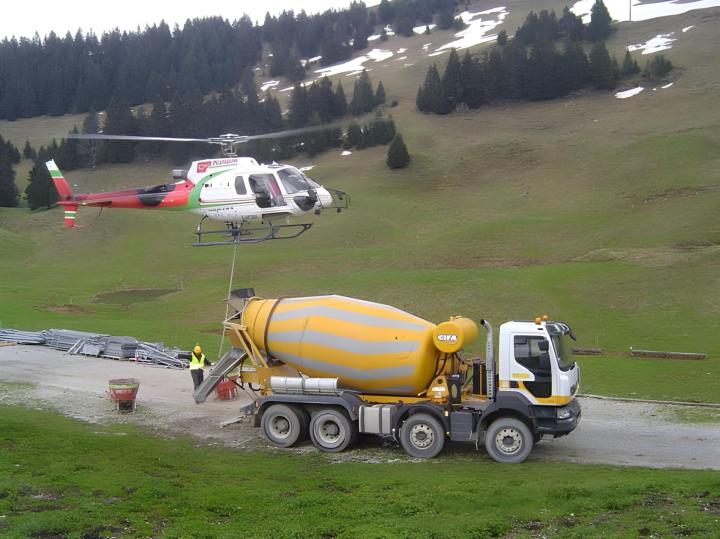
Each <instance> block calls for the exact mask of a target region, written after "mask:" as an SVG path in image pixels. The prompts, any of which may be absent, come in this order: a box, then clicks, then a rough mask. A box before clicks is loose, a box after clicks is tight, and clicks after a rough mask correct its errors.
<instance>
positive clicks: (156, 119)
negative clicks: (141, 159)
mask: <svg viewBox="0 0 720 539" xmlns="http://www.w3.org/2000/svg"><path fill="white" fill-rule="evenodd" d="M143 133H145V135H147V136H149V137H169V136H170V116H169V115H168V111H167V106H166V105H165V100H164V99H163V98H162V96H161V95H160V94H158V95H156V96H155V100H154V101H153V103H152V111H150V114H149V116H148V117H147V119H146V120H145V122H144V124H143ZM165 150H166V143H164V142H151V143H149V144H148V145H147V146H146V151H147V152H148V153H150V154H152V155H156V156H157V155H161V154H162V153H164V152H165Z"/></svg>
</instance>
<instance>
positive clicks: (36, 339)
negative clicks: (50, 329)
mask: <svg viewBox="0 0 720 539" xmlns="http://www.w3.org/2000/svg"><path fill="white" fill-rule="evenodd" d="M44 333H45V332H44V331H20V330H19V329H0V342H14V343H16V344H45V335H44Z"/></svg>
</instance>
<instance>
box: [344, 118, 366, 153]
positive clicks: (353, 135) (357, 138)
mask: <svg viewBox="0 0 720 539" xmlns="http://www.w3.org/2000/svg"><path fill="white" fill-rule="evenodd" d="M362 136H363V135H362V128H361V127H360V126H359V125H358V124H357V123H355V122H353V123H351V124H350V125H349V126H348V130H347V134H346V135H345V138H346V140H347V144H348V147H349V148H356V147H358V146H359V145H360V144H361V143H362Z"/></svg>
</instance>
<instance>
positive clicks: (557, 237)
mask: <svg viewBox="0 0 720 539" xmlns="http://www.w3.org/2000/svg"><path fill="white" fill-rule="evenodd" d="M520 4H521V3H518V6H517V7H516V6H515V4H513V5H512V6H511V14H510V16H509V17H508V22H507V28H508V29H509V30H510V31H512V30H514V28H515V27H516V26H517V24H519V22H520V19H522V18H524V16H525V14H526V13H527V11H528V10H529V9H530V8H527V7H525V5H520ZM541 7H542V6H540V5H536V4H535V3H534V4H533V9H540V8H541ZM555 7H556V9H557V11H558V12H559V11H560V9H561V7H562V4H559V5H556V6H555ZM718 22H720V10H717V9H716V10H706V11H703V12H691V13H688V14H686V15H683V16H678V17H673V18H666V19H658V20H653V21H647V22H643V23H633V24H631V25H630V24H623V25H621V26H620V28H619V30H618V32H616V33H615V34H614V35H613V37H612V40H611V42H610V43H609V45H610V48H611V49H612V50H614V51H617V52H618V55H619V52H620V51H621V50H622V49H623V47H624V46H625V44H627V43H636V42H639V41H644V40H647V39H649V38H651V37H653V36H654V35H656V34H657V33H659V32H660V31H670V30H674V31H676V32H677V33H678V34H679V35H678V36H677V37H678V40H677V42H675V44H674V45H673V48H672V50H670V51H666V52H665V54H666V55H667V56H668V57H669V58H671V60H672V61H673V62H674V63H675V64H676V65H678V66H680V68H679V69H678V70H677V71H676V75H677V80H676V81H675V83H674V85H673V86H672V87H671V88H668V89H663V90H660V89H658V90H656V91H652V89H651V88H648V89H647V90H646V91H645V92H643V93H641V94H640V95H638V96H635V97H633V98H630V99H626V100H620V99H616V98H615V97H614V96H613V94H612V93H595V92H588V93H584V94H582V95H577V96H572V97H568V98H565V99H561V100H557V101H552V102H544V103H508V104H497V105H494V106H490V107H485V108H483V109H481V110H478V111H473V112H467V113H456V114H452V115H450V116H446V117H441V116H430V115H424V114H419V113H417V112H416V111H415V110H414V98H415V92H416V90H417V87H418V85H419V84H421V81H422V78H423V77H424V73H425V68H426V66H427V65H428V63H429V62H430V61H431V60H435V61H437V60H438V59H439V60H440V61H441V63H443V64H444V60H443V58H444V56H440V57H437V58H435V59H428V58H427V57H419V56H417V57H416V58H415V60H416V63H415V65H414V66H412V67H409V68H407V69H405V70H400V69H397V68H395V67H394V66H393V65H390V64H389V65H388V66H387V67H382V65H379V66H375V67H374V70H373V72H372V73H371V76H372V77H373V80H375V81H377V80H379V79H382V80H383V82H384V84H385V88H386V90H387V92H388V99H389V100H392V99H398V101H399V103H400V104H399V106H398V107H396V108H394V109H392V114H393V116H394V117H395V119H396V121H397V123H398V125H399V128H400V131H401V132H402V133H403V135H404V137H405V140H406V142H407V144H408V147H409V150H410V152H411V155H412V158H413V161H412V163H411V165H410V166H409V167H408V168H405V169H402V170H399V171H390V170H388V169H387V168H386V167H385V165H384V160H385V149H384V148H374V149H370V150H363V151H358V152H355V153H353V154H352V155H350V156H347V157H340V156H339V152H332V153H328V154H325V155H323V156H320V157H318V158H316V159H313V160H309V159H307V158H305V159H300V160H297V161H296V164H299V165H304V164H309V163H310V162H312V163H313V164H315V168H314V169H313V170H312V172H311V174H312V176H313V177H314V178H315V179H317V180H319V181H320V182H322V183H324V184H326V185H329V186H333V187H338V188H341V189H344V190H347V191H348V192H349V193H350V194H351V206H352V207H351V209H350V211H348V212H347V213H344V214H341V215H336V214H328V215H324V216H321V217H320V218H318V219H317V224H316V226H315V227H314V228H313V229H312V230H311V231H310V232H308V233H307V234H306V235H304V236H302V237H300V238H298V239H296V240H293V241H287V242H270V243H267V244H264V245H256V246H245V247H241V248H239V249H238V264H237V272H236V278H235V282H234V285H235V286H252V287H255V289H256V291H257V293H258V294H260V295H263V296H266V297H278V296H286V295H294V294H324V293H339V294H346V295H352V296H358V297H362V298H366V299H371V300H375V301H380V302H385V303H390V304H393V305H396V306H398V307H400V308H403V309H407V310H409V311H411V312H413V313H415V314H417V315H419V316H422V317H425V318H427V319H430V320H433V321H440V320H442V319H445V318H447V317H448V316H450V315H453V314H461V313H462V314H465V315H468V316H471V317H475V318H480V317H485V318H488V319H489V320H490V321H491V322H492V323H494V324H499V323H501V322H503V321H505V320H508V319H513V318H515V319H527V318H528V317H532V316H535V315H538V314H543V313H548V314H549V315H551V316H552V317H555V318H559V319H562V320H566V321H568V322H569V323H571V325H572V326H573V327H574V328H575V330H576V333H577V334H578V336H579V341H580V344H581V345H584V346H596V345H598V344H599V345H600V346H601V347H603V348H604V349H605V350H607V351H608V355H609V356H616V357H618V359H616V360H608V361H606V360H604V359H598V358H593V359H589V360H585V361H584V362H585V363H586V364H587V370H586V373H588V376H587V377H584V380H583V381H584V384H585V389H586V390H588V391H590V390H592V391H593V392H605V393H610V394H633V393H635V394H637V395H638V396H656V397H670V398H685V399H705V400H709V399H713V400H717V399H718V396H717V395H716V394H715V393H716V392H713V391H712V386H711V384H708V383H704V384H703V383H700V384H698V383H697V381H698V378H701V379H702V381H704V380H706V379H711V377H716V376H717V375H718V374H720V340H718V338H717V328H718V322H717V320H718V315H720V300H719V299H718V298H720V273H719V272H718V271H717V267H718V265H719V264H720V225H718V220H717V214H718V208H720V177H719V175H720V157H719V156H720V129H719V127H720V92H719V91H718V90H720V88H719V86H720V83H719V82H718V81H720V67H719V66H718V64H717V61H716V58H717V57H718V54H720V43H718V41H717V39H715V37H716V30H717V25H718ZM689 25H695V28H693V29H692V30H691V31H690V32H688V33H686V34H683V33H680V32H679V30H680V29H681V28H683V27H686V26H689ZM436 35H437V34H433V36H436ZM433 36H430V37H433ZM423 39H425V40H427V39H428V38H427V37H426V36H419V37H415V38H411V39H409V40H403V39H402V38H394V39H392V40H391V41H388V42H387V44H386V45H385V46H386V47H395V46H397V47H407V48H408V53H412V51H413V49H412V47H411V46H408V44H413V43H414V45H413V46H414V47H415V49H419V47H420V46H421V44H422V43H423ZM438 42H441V40H439V38H438ZM646 58H648V57H647V56H643V57H641V64H644V60H645V59H646ZM344 80H345V81H347V80H349V79H344ZM345 84H346V87H348V83H347V82H346V83H345ZM67 120H68V119H59V120H58V121H67ZM31 124H32V121H28V126H29V125H31ZM5 127H6V126H5V125H0V133H2V134H3V136H5V131H4V129H5ZM33 129H35V128H34V127H33ZM27 136H29V135H27V134H18V133H16V134H14V135H13V137H15V138H19V140H24V138H25V137H27ZM169 169H170V166H169V165H168V164H165V163H139V162H138V163H137V164H133V165H128V166H113V167H109V166H103V167H100V168H98V169H96V170H80V171H75V172H73V173H71V174H68V177H69V179H70V181H71V183H73V184H78V185H79V186H80V188H81V189H82V190H93V189H101V188H109V187H117V186H121V185H148V184H153V183H160V182H164V181H167V179H168V178H169ZM95 211H96V210H86V211H81V213H80V223H82V222H85V223H88V222H90V221H92V220H93V219H94V215H95ZM61 221H62V219H61V211H60V210H59V209H55V210H51V211H48V212H35V213H30V212H28V211H27V210H26V209H22V208H20V209H13V210H8V209H0V245H1V246H2V251H3V256H2V257H0V275H2V279H0V323H1V324H2V325H4V326H15V327H22V328H27V329H34V328H38V329H39V328H46V327H70V328H75V329H87V330H93V331H100V332H113V333H120V334H131V335H135V336H138V337H144V338H148V339H152V340H165V341H167V342H169V343H173V344H177V345H180V346H186V347H187V346H190V345H192V344H194V343H195V341H201V342H202V343H203V344H204V345H205V346H206V348H208V349H209V350H211V351H214V350H215V349H217V346H218V345H219V340H220V337H219V335H218V334H217V330H218V328H219V323H220V321H221V319H222V316H223V314H224V310H225V307H224V303H223V299H224V297H225V294H226V291H227V286H228V278H229V270H230V262H231V257H232V249H231V248H204V249H198V248H194V247H191V246H190V244H191V242H192V241H193V235H192V232H193V230H194V226H195V224H196V221H197V220H196V219H195V217H193V216H189V215H184V214H174V213H162V212H152V211H150V212H143V211H107V212H105V213H104V214H103V216H102V217H101V219H99V221H98V222H97V223H96V224H95V225H94V226H91V227H89V228H86V229H77V230H71V231H67V230H63V229H62V228H61ZM126 288H162V289H173V290H175V289H176V290H175V291H173V292H172V293H169V294H166V295H163V296H159V297H157V298H155V299H151V300H149V301H138V302H134V303H131V302H128V301H126V302H125V303H126V304H107V303H97V302H96V300H95V299H94V298H95V296H96V294H99V293H103V292H107V291H114V290H121V289H126ZM631 346H632V347H635V348H657V349H669V350H677V351H699V352H706V353H708V354H709V356H710V359H708V360H706V361H704V362H679V361H674V362H673V361H658V362H653V361H647V360H645V361H640V360H631V359H625V358H621V357H619V356H620V355H621V354H622V353H624V352H626V351H627V350H628V348H629V347H631ZM480 349H481V347H479V346H478V347H476V349H474V350H471V352H479V351H480ZM651 372H652V373H654V374H653V375H652V376H650V375H649V373H651ZM706 373H707V374H706ZM678 380H682V383H676V381H678ZM678 384H679V385H678Z"/></svg>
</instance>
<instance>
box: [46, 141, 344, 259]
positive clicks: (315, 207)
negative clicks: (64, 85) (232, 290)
mask: <svg viewBox="0 0 720 539" xmlns="http://www.w3.org/2000/svg"><path fill="white" fill-rule="evenodd" d="M305 131H307V129H294V130H289V131H282V132H278V133H267V134H262V135H248V136H244V135H237V134H234V133H227V134H225V135H220V136H218V137H213V138H207V139H201V138H171V137H147V136H134V135H133V136H131V135H104V134H83V133H75V134H72V133H71V134H68V135H67V136H68V138H76V139H85V140H88V139H89V140H124V141H162V142H207V143H209V144H216V145H219V146H220V147H221V149H222V154H223V156H222V157H213V158H208V159H200V160H197V161H193V162H192V163H191V164H190V166H189V167H188V168H187V169H175V170H173V171H172V179H173V181H172V182H170V183H165V184H161V185H155V186H150V187H139V188H131V189H123V190H118V191H105V192H100V193H82V194H75V193H74V192H73V190H72V188H71V187H70V184H69V183H68V182H67V180H66V179H65V178H64V177H63V174H62V172H61V171H60V169H59V168H58V167H57V165H56V164H55V161H54V160H51V161H48V162H47V163H46V164H45V165H46V167H47V169H48V171H49V172H50V176H51V178H52V181H53V184H54V185H55V189H56V190H57V192H58V195H59V200H58V204H60V205H61V206H63V207H64V210H65V219H64V224H65V227H67V228H72V227H74V226H75V220H76V215H77V211H78V208H79V207H81V206H90V207H99V208H101V211H102V209H103V208H136V209H168V210H186V211H190V212H192V213H195V214H198V215H201V216H202V217H201V220H200V222H199V223H198V225H197V227H196V229H195V235H196V236H197V239H196V242H195V243H194V245H196V246H209V245H228V244H229V245H237V244H242V243H259V242H262V241H267V240H277V239H291V238H296V237H298V236H299V235H300V234H302V233H304V232H306V231H307V230H308V229H309V228H310V227H312V225H313V223H292V222H290V221H291V220H292V219H293V218H296V217H298V216H304V215H306V214H308V213H309V212H313V213H315V214H316V215H319V214H320V213H321V212H322V210H329V209H334V210H336V211H337V212H338V213H339V212H340V211H342V210H344V209H347V208H348V207H349V199H348V196H347V194H346V193H344V192H343V191H340V190H337V189H331V188H327V187H324V186H322V185H320V184H318V183H317V182H315V181H313V180H312V179H310V178H309V177H308V176H306V175H305V173H304V172H302V171H301V170H299V169H297V168H295V167H293V166H290V165H282V164H277V163H274V162H273V163H272V164H260V163H258V162H257V161H256V160H255V159H254V158H252V157H239V156H238V155H237V153H236V151H235V147H236V146H237V145H239V144H242V143H244V142H247V141H249V140H256V139H261V138H277V137H284V136H292V135H295V134H298V133H300V132H305ZM206 220H210V221H220V222H222V223H224V225H225V227H224V228H216V229H211V230H207V229H204V228H203V224H204V223H205V221H206ZM208 238H209V239H208Z"/></svg>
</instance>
